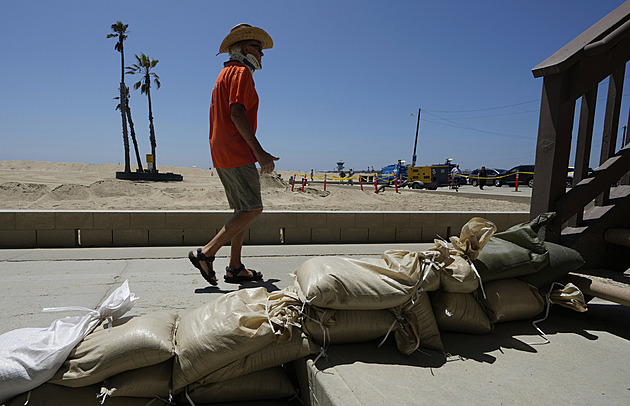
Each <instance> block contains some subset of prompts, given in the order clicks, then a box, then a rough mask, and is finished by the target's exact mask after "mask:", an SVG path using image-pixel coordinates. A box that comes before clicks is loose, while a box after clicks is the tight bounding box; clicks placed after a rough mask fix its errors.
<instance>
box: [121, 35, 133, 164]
mask: <svg viewBox="0 0 630 406" xmlns="http://www.w3.org/2000/svg"><path fill="white" fill-rule="evenodd" d="M118 41H119V42H120V115H121V117H122V127H123V128H122V131H123V145H124V147H125V172H131V163H130V159H129V133H128V132H127V114H126V113H125V111H126V110H127V95H124V94H123V92H124V91H125V90H126V89H127V88H126V87H125V49H124V48H123V38H122V34H120V36H119V37H118Z"/></svg>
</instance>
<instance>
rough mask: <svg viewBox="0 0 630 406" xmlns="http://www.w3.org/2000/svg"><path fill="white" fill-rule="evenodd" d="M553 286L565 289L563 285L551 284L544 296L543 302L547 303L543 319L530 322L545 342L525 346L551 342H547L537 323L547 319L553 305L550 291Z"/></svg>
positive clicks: (549, 341)
mask: <svg viewBox="0 0 630 406" xmlns="http://www.w3.org/2000/svg"><path fill="white" fill-rule="evenodd" d="M555 285H558V286H561V287H563V288H564V287H565V285H563V284H561V283H559V282H554V283H552V284H551V287H550V288H549V291H548V292H547V293H546V294H545V301H546V302H547V303H546V305H547V310H546V311H545V317H543V318H542V319H540V320H534V321H532V326H534V328H535V329H536V330H538V332H539V333H540V336H541V337H542V338H544V339H545V341H544V342H542V343H525V344H527V345H542V344H549V343H551V340H549V339H548V338H547V336H546V335H545V333H544V332H543V331H542V330H541V329H540V328H539V327H538V323H541V322H543V321H545V320H547V317H549V310H550V309H551V305H552V304H553V302H552V301H551V291H552V290H553V288H554V286H555Z"/></svg>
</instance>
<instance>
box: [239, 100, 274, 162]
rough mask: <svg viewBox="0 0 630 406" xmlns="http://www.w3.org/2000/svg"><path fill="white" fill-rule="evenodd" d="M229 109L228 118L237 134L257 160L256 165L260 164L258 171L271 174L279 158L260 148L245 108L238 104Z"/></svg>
mask: <svg viewBox="0 0 630 406" xmlns="http://www.w3.org/2000/svg"><path fill="white" fill-rule="evenodd" d="M230 108H231V110H232V114H231V115H230V118H231V119H232V122H233V123H234V125H235V126H236V129H237V130H238V132H239V133H241V135H242V136H243V139H244V140H245V141H246V142H247V144H248V145H249V147H250V148H251V149H252V151H253V152H254V156H255V157H256V159H257V160H258V164H260V171H261V172H262V173H271V172H273V170H274V169H275V167H276V164H275V163H274V161H277V160H278V159H280V158H277V157H275V156H273V155H271V154H270V153H268V152H267V151H265V150H264V149H263V148H262V146H261V145H260V143H259V142H258V139H257V138H256V135H255V134H254V130H253V129H252V126H251V124H250V123H249V120H248V119H247V114H246V111H245V106H243V105H242V104H240V103H233V104H231V105H230Z"/></svg>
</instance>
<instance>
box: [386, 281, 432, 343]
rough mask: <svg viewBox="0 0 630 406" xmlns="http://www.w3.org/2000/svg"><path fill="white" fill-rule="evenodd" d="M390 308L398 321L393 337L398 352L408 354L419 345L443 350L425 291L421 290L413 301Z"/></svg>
mask: <svg viewBox="0 0 630 406" xmlns="http://www.w3.org/2000/svg"><path fill="white" fill-rule="evenodd" d="M391 310H392V312H393V313H394V314H395V315H396V318H397V320H398V322H399V328H398V329H396V330H395V332H394V337H395V339H396V347H397V348H398V350H399V351H400V352H402V353H403V354H405V355H409V354H411V353H412V352H414V351H415V350H417V349H418V348H419V347H424V348H428V349H431V350H436V351H443V350H444V346H443V344H442V338H441V337H440V330H439V329H438V325H437V321H436V320H435V315H434V314H433V309H432V307H431V301H430V299H429V294H428V293H427V292H422V291H421V292H420V294H419V295H418V296H417V297H415V298H414V300H413V301H409V302H408V303H406V304H405V305H404V306H402V307H397V308H394V309H391Z"/></svg>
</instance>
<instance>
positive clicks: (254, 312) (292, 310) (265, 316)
mask: <svg viewBox="0 0 630 406" xmlns="http://www.w3.org/2000/svg"><path fill="white" fill-rule="evenodd" d="M300 309H301V302H300V301H299V300H298V298H297V294H296V292H295V291H294V289H293V288H287V289H284V290H281V291H276V292H271V293H269V292H267V290H266V289H265V288H263V287H260V288H252V289H242V290H239V291H235V292H231V293H229V294H226V295H224V296H221V297H220V298H219V299H218V300H217V301H215V302H213V303H210V304H207V305H206V306H203V307H201V308H198V309H195V310H193V311H191V312H188V313H186V314H184V315H182V316H181V317H179V316H178V315H177V314H175V313H155V314H149V315H144V316H139V317H125V318H121V319H118V320H116V321H114V322H113V324H111V325H103V326H101V327H99V328H97V329H95V330H94V331H93V332H92V333H90V334H88V335H87V336H86V337H85V339H84V340H83V341H82V342H80V343H79V344H78V345H77V346H76V347H75V348H74V349H73V350H72V352H71V353H70V356H69V357H68V359H67V360H66V361H65V363H64V364H63V365H62V367H61V368H60V369H59V370H58V371H57V373H56V374H55V376H54V377H53V378H52V379H51V380H50V381H48V383H46V384H45V385H42V386H40V387H38V388H36V389H35V390H33V391H32V392H31V393H30V394H28V395H27V394H24V395H21V396H18V397H17V398H15V399H14V400H13V403H10V405H14V404H15V405H18V404H20V405H22V404H24V401H25V400H26V398H27V397H30V399H33V398H35V399H47V398H50V399H56V400H55V402H57V403H46V404H60V405H61V404H73V402H68V403H64V401H63V400H64V399H65V400H68V399H71V398H73V397H78V398H82V397H89V396H88V393H91V394H92V397H91V399H92V400H91V401H90V403H94V404H98V403H100V401H97V395H99V396H98V397H99V398H100V400H101V401H105V400H106V401H107V404H113V405H127V404H129V405H135V404H147V402H149V401H151V400H152V399H153V400H155V401H156V402H157V403H152V404H158V405H159V404H165V403H160V402H161V401H158V400H157V398H161V399H162V400H165V401H168V400H171V401H173V402H178V403H181V404H193V403H194V404H205V403H217V402H231V401H250V400H253V401H262V400H269V399H288V398H291V397H294V396H295V395H296V394H297V390H296V388H295V386H294V384H293V383H292V381H291V379H290V377H289V375H288V374H287V372H285V370H284V369H283V368H282V365H283V364H287V363H289V362H291V361H294V360H296V359H299V358H303V357H305V356H308V355H311V354H314V353H315V352H317V350H318V348H317V347H316V346H315V345H314V344H313V343H312V341H311V340H310V339H309V337H307V336H306V335H305V334H303V333H302V332H301V330H300V329H293V326H294V325H297V324H299V320H300V319H301V315H300ZM20 402H21V403H20ZM31 402H32V401H31ZM49 402H50V401H49ZM143 402H144V403H143ZM85 404H89V403H85Z"/></svg>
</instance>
